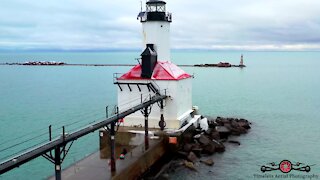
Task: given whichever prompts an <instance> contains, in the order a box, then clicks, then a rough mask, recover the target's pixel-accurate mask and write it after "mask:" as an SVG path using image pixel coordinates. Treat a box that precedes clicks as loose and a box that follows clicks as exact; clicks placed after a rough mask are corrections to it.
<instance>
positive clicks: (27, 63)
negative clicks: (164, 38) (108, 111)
mask: <svg viewBox="0 0 320 180" xmlns="http://www.w3.org/2000/svg"><path fill="white" fill-rule="evenodd" d="M0 65H3V66H4V65H7V66H135V65H136V64H77V63H72V64H68V63H64V62H48V61H44V62H42V61H36V62H25V63H19V62H16V63H8V62H7V63H0ZM177 66H181V67H218V68H229V67H240V68H242V67H246V66H245V65H230V66H219V64H178V65H177Z"/></svg>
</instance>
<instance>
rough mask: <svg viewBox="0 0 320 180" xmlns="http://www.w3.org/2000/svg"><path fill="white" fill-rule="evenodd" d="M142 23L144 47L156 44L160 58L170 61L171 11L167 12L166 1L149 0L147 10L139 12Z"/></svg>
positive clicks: (155, 48)
mask: <svg viewBox="0 0 320 180" xmlns="http://www.w3.org/2000/svg"><path fill="white" fill-rule="evenodd" d="M139 16H140V22H141V23H142V33H143V47H144V49H145V48H146V45H147V44H154V50H155V51H156V52H157V55H158V60H160V61H170V23H171V22H172V15H171V13H167V12H166V2H164V1H158V0H149V1H148V2H146V11H145V12H142V13H140V14H139Z"/></svg>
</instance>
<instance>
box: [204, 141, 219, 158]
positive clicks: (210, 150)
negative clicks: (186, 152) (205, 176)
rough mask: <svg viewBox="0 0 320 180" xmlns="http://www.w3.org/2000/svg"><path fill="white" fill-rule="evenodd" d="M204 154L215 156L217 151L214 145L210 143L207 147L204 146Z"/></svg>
mask: <svg viewBox="0 0 320 180" xmlns="http://www.w3.org/2000/svg"><path fill="white" fill-rule="evenodd" d="M202 149H203V150H202V153H204V154H209V155H211V154H213V153H214V152H215V150H216V146H215V145H214V144H213V143H209V144H207V145H204V146H202Z"/></svg>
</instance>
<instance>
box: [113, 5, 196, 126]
mask: <svg viewBox="0 0 320 180" xmlns="http://www.w3.org/2000/svg"><path fill="white" fill-rule="evenodd" d="M138 19H139V20H140V22H141V24H142V42H143V45H142V52H141V54H140V56H141V58H140V62H139V64H137V65H136V66H134V67H133V68H132V69H130V70H129V71H128V72H126V73H124V74H122V75H119V76H116V77H115V82H114V84H115V85H117V93H118V108H119V111H120V112H121V111H122V110H125V109H128V108H130V107H132V106H134V105H137V104H139V103H141V102H144V101H147V100H148V99H149V98H150V97H152V96H154V95H157V94H160V95H166V96H167V98H166V99H165V100H164V101H163V102H161V103H158V104H154V105H153V106H151V107H150V110H148V111H149V112H148V113H149V114H148V115H149V117H148V126H149V128H160V127H161V129H163V128H164V127H165V128H169V129H179V128H181V127H182V125H184V124H185V123H186V122H188V121H189V120H190V119H192V118H193V108H192V77H191V76H190V75H189V74H188V73H186V72H185V71H184V70H182V69H181V68H180V67H178V66H176V65H175V64H174V63H172V62H171V57H170V23H171V22H172V14H171V13H168V12H166V2H165V1H158V0H149V1H147V2H146V11H144V12H142V11H141V12H140V13H139V15H138ZM123 123H124V126H129V127H130V126H143V125H144V123H145V119H144V114H143V113H141V112H135V113H134V114H131V115H129V116H127V117H126V118H125V119H124V121H123Z"/></svg>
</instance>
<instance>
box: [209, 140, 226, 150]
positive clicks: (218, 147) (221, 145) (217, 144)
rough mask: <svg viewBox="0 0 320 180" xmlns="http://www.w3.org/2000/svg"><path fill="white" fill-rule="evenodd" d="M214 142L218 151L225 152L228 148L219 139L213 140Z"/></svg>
mask: <svg viewBox="0 0 320 180" xmlns="http://www.w3.org/2000/svg"><path fill="white" fill-rule="evenodd" d="M212 144H213V145H214V146H215V151H216V152H224V151H225V150H226V147H225V146H224V145H223V144H222V143H221V142H219V141H216V140H212Z"/></svg>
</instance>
